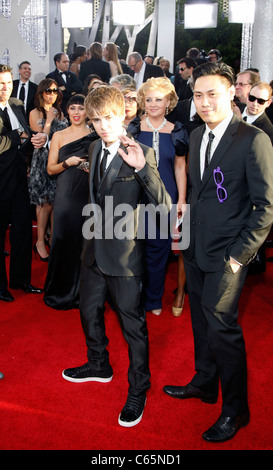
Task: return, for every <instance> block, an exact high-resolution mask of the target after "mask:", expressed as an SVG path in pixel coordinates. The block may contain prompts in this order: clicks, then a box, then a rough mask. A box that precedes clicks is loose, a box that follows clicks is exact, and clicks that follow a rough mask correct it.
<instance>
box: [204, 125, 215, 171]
mask: <svg viewBox="0 0 273 470" xmlns="http://www.w3.org/2000/svg"><path fill="white" fill-rule="evenodd" d="M214 137H215V136H214V134H213V133H212V132H209V141H208V144H207V148H206V153H205V170H206V169H207V168H208V166H209V163H210V153H211V144H212V141H213V139H214Z"/></svg>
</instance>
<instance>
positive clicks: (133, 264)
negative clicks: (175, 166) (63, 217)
mask: <svg viewBox="0 0 273 470" xmlns="http://www.w3.org/2000/svg"><path fill="white" fill-rule="evenodd" d="M139 145H140V146H141V148H142V149H143V151H144V155H145V157H146V161H147V163H146V165H145V166H144V168H143V169H142V170H140V171H139V172H135V171H134V169H133V168H132V167H130V166H129V165H127V163H125V162H124V161H123V159H122V158H121V156H120V155H119V154H118V153H117V154H116V156H115V157H114V159H113V160H112V162H111V164H110V166H109V168H108V169H107V171H106V173H105V175H104V177H103V179H102V181H101V183H100V184H99V185H98V187H97V189H96V172H97V171H98V169H99V165H98V164H97V160H98V159H99V158H100V153H101V140H99V141H97V142H96V143H95V144H93V149H94V150H93V151H92V150H91V149H92V144H91V146H90V151H89V162H90V200H91V204H93V208H94V209H95V210H94V217H93V220H92V217H91V218H89V219H87V221H86V222H85V224H84V227H83V234H84V237H85V233H86V231H87V234H88V236H90V239H89V240H86V242H85V244H84V249H83V254H82V259H83V262H84V263H85V264H86V265H88V266H91V265H92V264H93V263H94V261H95V260H96V262H97V264H98V266H99V268H100V270H101V271H102V272H103V273H105V274H107V275H109V276H135V275H139V274H141V273H143V270H144V267H145V260H144V237H142V239H141V237H138V236H137V232H138V229H139V224H140V218H141V217H140V214H139V210H138V206H139V204H140V203H141V202H142V200H143V195H144V193H145V194H146V196H147V197H148V200H149V203H152V204H154V205H155V206H157V205H158V204H163V205H165V206H164V207H165V210H166V214H167V213H168V211H169V210H170V209H171V197H170V196H169V194H168V192H167V191H166V189H165V186H164V184H163V182H162V181H161V179H160V176H159V173H158V171H157V168H156V161H155V155H154V151H153V150H152V149H151V148H149V147H146V146H145V145H143V144H139ZM106 197H108V198H109V199H108V200H107V201H108V202H109V205H108V204H106V199H105V198H106ZM127 205H128V206H127ZM129 207H130V209H131V212H130V216H129V218H130V220H131V222H132V221H134V224H133V226H132V225H131V227H132V232H130V235H131V236H128V234H127V235H126V236H122V237H121V236H119V234H120V232H119V231H118V230H117V229H118V227H122V226H123V225H124V224H125V214H124V213H120V212H119V210H122V208H123V209H124V210H125V211H126V208H129ZM111 208H113V210H111ZM109 209H110V210H109ZM89 214H90V209H88V211H87V213H86V214H85V215H89ZM113 214H114V215H113ZM127 222H128V220H127ZM127 227H128V226H127ZM105 229H106V233H107V234H108V235H109V233H110V237H109V239H105V237H104V235H103V234H104V232H105ZM95 230H96V232H95ZM100 230H101V234H102V236H101V235H100V234H99V231H100ZM111 231H112V233H113V236H111ZM95 233H96V235H95V236H94V234H95ZM141 233H144V231H143V228H142V232H141Z"/></svg>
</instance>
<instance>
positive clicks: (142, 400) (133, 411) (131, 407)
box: [118, 393, 146, 428]
mask: <svg viewBox="0 0 273 470" xmlns="http://www.w3.org/2000/svg"><path fill="white" fill-rule="evenodd" d="M145 404H146V395H145V394H143V395H140V396H135V395H131V394H130V393H129V394H128V397H127V401H126V403H125V405H124V408H123V410H122V412H121V413H120V415H119V418H118V423H119V424H120V426H124V427H125V428H131V427H133V426H136V425H137V424H138V423H140V421H141V419H142V416H143V412H144V407H145Z"/></svg>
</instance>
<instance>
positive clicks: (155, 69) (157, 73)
mask: <svg viewBox="0 0 273 470" xmlns="http://www.w3.org/2000/svg"><path fill="white" fill-rule="evenodd" d="M153 77H164V72H163V70H162V68H161V67H159V66H158V65H152V64H146V67H145V72H144V78H143V82H146V81H147V80H148V78H153Z"/></svg>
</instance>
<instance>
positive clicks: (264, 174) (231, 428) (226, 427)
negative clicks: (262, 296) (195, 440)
mask: <svg viewBox="0 0 273 470" xmlns="http://www.w3.org/2000/svg"><path fill="white" fill-rule="evenodd" d="M193 83H194V103H195V106H196V110H197V113H198V114H199V116H200V118H201V119H202V120H203V121H204V125H202V126H199V127H198V128H197V129H195V130H194V131H193V132H192V133H191V135H190V143H189V146H190V147H189V148H190V150H189V198H188V203H189V204H190V223H191V238H190V246H189V248H188V249H187V250H184V251H183V258H184V264H185V271H186V279H187V287H188V293H189V300H190V308H191V319H192V328H193V336H194V349H195V369H196V373H195V375H194V377H193V379H192V380H191V382H190V383H189V384H187V385H185V386H173V385H166V386H165V387H164V391H165V393H167V394H168V395H170V396H172V397H174V398H180V399H186V398H198V399H201V400H202V401H203V402H206V403H216V401H217V398H218V387H219V381H220V383H221V390H222V413H221V415H220V417H219V419H218V420H217V421H216V423H214V424H213V425H212V426H211V427H210V428H209V429H208V430H207V431H205V432H204V433H203V438H204V439H205V440H207V441H209V442H220V441H226V440H228V439H231V438H233V437H234V435H235V434H236V433H237V431H239V429H240V428H241V427H243V426H246V425H247V424H248V422H249V417H250V414H249V407H248V400H247V366H246V352H245V343H244V337H243V333H242V330H241V327H240V326H239V324H238V322H237V320H238V303H239V299H240V295H241V292H242V289H243V286H244V283H245V279H246V275H247V271H248V265H249V263H250V262H251V260H253V259H254V258H255V256H256V253H257V251H258V249H259V247H260V246H261V245H262V243H263V242H264V240H265V239H266V237H267V235H268V233H269V231H270V228H271V225H272V222H273V185H272V181H273V150H272V144H271V141H270V139H269V137H268V136H267V135H266V134H265V133H264V132H263V131H261V130H260V129H258V128H256V127H254V126H251V125H248V124H247V123H245V122H244V121H243V120H242V119H239V118H238V117H237V116H236V115H235V114H234V113H233V111H232V102H233V98H234V94H235V88H234V74H233V70H232V69H231V68H230V67H229V66H227V65H226V64H224V63H219V64H217V63H206V64H202V65H200V66H198V67H196V68H195V69H194V71H193Z"/></svg>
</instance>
